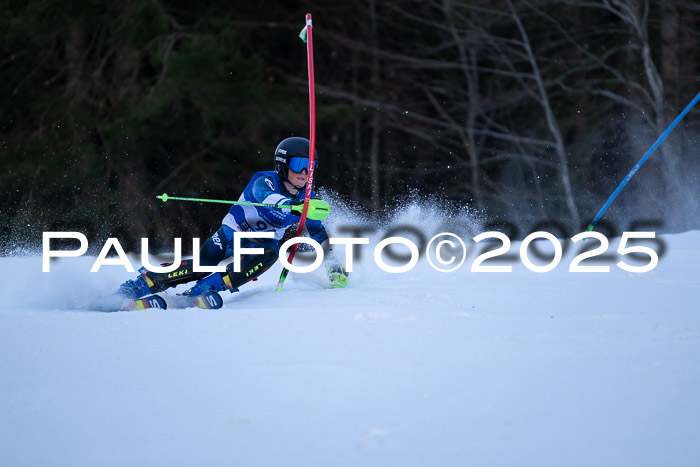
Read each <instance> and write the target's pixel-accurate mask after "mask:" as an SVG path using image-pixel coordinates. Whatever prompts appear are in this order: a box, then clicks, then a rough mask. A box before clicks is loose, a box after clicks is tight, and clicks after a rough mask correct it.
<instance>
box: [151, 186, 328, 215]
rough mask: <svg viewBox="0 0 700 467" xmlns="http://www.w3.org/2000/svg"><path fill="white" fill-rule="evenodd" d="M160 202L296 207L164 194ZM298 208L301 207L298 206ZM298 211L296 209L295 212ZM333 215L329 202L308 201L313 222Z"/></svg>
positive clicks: (273, 207) (279, 207) (275, 207)
mask: <svg viewBox="0 0 700 467" xmlns="http://www.w3.org/2000/svg"><path fill="white" fill-rule="evenodd" d="M156 198H158V199H159V200H161V201H163V202H164V203H165V202H167V201H169V200H173V201H195V202H198V203H220V204H238V205H242V206H259V207H263V208H270V209H291V208H293V207H294V206H292V205H281V206H280V205H277V204H267V203H251V202H248V201H230V200H226V199H206V198H182V197H179V196H168V194H167V193H163V194H162V195H160V196H156ZM296 206H297V207H298V206H299V205H296ZM297 210H298V209H296V208H295V211H297ZM330 213H331V208H330V206H329V205H328V203H327V202H325V201H323V200H322V199H311V200H308V213H307V217H308V218H309V219H312V220H319V221H320V220H323V219H325V218H326V217H328V215H329V214H330Z"/></svg>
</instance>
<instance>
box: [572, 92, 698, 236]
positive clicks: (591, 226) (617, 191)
mask: <svg viewBox="0 0 700 467" xmlns="http://www.w3.org/2000/svg"><path fill="white" fill-rule="evenodd" d="M698 101H700V92H699V93H698V94H697V95H696V96H695V98H694V99H693V100H692V101H690V104H688V106H687V107H686V108H685V109H683V112H681V113H680V114H679V115H678V116H677V117H676V119H675V120H674V121H673V122H671V124H670V125H669V126H668V128H666V131H664V132H663V133H662V134H661V136H659V139H657V140H656V142H655V143H654V144H652V146H651V147H650V148H649V150H648V151H647V152H646V154H644V156H642V158H641V159H640V160H639V162H637V165H635V166H634V167H632V170H630V173H628V174H627V176H626V177H625V178H624V180H622V183H620V185H619V186H618V187H617V188H616V189H615V191H614V192H613V194H612V195H610V198H608V200H607V201H606V202H605V204H604V205H603V207H602V208H600V211H598V214H596V215H595V217H594V218H593V220H592V221H591V223H590V224H588V228H587V229H586V232H590V231H591V230H593V229H594V228H595V225H596V224H597V223H598V221H599V220H600V218H601V217H602V216H603V213H604V212H605V211H607V209H608V208H609V207H610V205H611V204H612V202H613V201H615V198H617V195H619V194H620V192H621V191H622V189H623V188H624V187H625V185H627V182H629V181H630V179H631V178H632V177H633V176H634V174H635V173H637V170H639V168H640V167H641V166H642V164H644V163H645V162H646V160H647V159H648V158H649V156H651V153H653V152H654V151H655V150H656V148H658V147H659V145H660V144H661V142H662V141H663V140H665V139H666V137H667V136H668V135H669V133H671V131H673V129H674V128H675V127H676V125H678V123H679V122H680V121H681V120H683V118H684V117H685V116H686V115H687V114H688V112H690V109H692V108H693V107H694V106H695V104H697V103H698Z"/></svg>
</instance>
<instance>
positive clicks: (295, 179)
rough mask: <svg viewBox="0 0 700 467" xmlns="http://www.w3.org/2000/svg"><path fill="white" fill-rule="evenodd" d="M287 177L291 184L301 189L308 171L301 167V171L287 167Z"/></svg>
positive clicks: (307, 176)
mask: <svg viewBox="0 0 700 467" xmlns="http://www.w3.org/2000/svg"><path fill="white" fill-rule="evenodd" d="M287 178H288V179H289V181H290V182H292V185H294V186H295V187H296V188H299V189H301V188H303V186H304V185H306V180H307V179H308V178H309V173H308V172H307V171H306V169H302V170H301V172H294V171H293V170H292V169H289V172H288V175H287Z"/></svg>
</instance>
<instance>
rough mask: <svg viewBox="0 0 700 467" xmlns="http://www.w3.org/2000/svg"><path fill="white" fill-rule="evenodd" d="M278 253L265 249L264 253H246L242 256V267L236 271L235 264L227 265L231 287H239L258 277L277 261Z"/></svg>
mask: <svg viewBox="0 0 700 467" xmlns="http://www.w3.org/2000/svg"><path fill="white" fill-rule="evenodd" d="M277 255H278V253H277V252H275V251H265V253H264V254H262V255H246V256H243V257H242V258H241V269H240V271H239V272H235V271H234V264H233V263H229V265H228V266H226V273H227V275H228V278H229V279H230V281H231V286H230V288H233V289H237V288H238V287H240V286H241V285H243V284H245V283H246V282H248V281H251V280H253V279H255V278H256V277H258V276H259V275H260V274H262V273H263V272H265V271H267V270H268V269H270V267H271V266H272V265H273V264H275V262H276V261H277Z"/></svg>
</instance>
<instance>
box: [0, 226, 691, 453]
mask: <svg viewBox="0 0 700 467" xmlns="http://www.w3.org/2000/svg"><path fill="white" fill-rule="evenodd" d="M663 242H664V243H665V246H666V251H665V253H664V254H663V255H662V257H661V259H660V261H659V264H658V266H657V267H656V268H655V269H654V270H652V271H651V272H648V273H643V274H633V273H628V272H625V271H622V270H621V269H619V268H618V267H616V266H615V263H616V262H617V261H618V260H619V259H621V258H618V257H616V256H615V255H613V256H612V259H610V260H609V261H607V262H606V263H605V264H608V265H610V266H611V272H609V273H570V272H568V264H569V263H570V261H571V259H572V258H573V255H574V253H575V252H574V251H573V249H570V251H568V252H567V254H566V255H565V256H564V259H563V261H562V263H561V264H560V265H559V266H558V267H557V268H556V269H555V270H554V271H551V272H548V273H543V274H538V273H535V272H532V271H529V270H528V269H527V268H525V267H524V266H523V264H522V262H521V261H520V259H519V258H518V257H517V252H518V248H519V244H518V243H513V245H512V246H511V250H510V251H511V253H514V254H515V255H516V256H514V258H513V259H512V260H509V262H508V263H507V264H511V265H512V266H513V272H512V273H473V272H470V268H469V265H470V264H471V262H473V260H474V258H475V256H476V255H475V254H474V253H473V252H472V253H471V254H470V255H469V256H468V258H467V261H466V262H465V264H464V265H463V266H462V267H461V268H460V269H459V270H457V271H455V272H453V273H439V272H437V271H435V270H433V269H432V268H431V267H430V265H429V264H428V263H427V262H426V261H425V260H424V259H422V260H421V261H420V262H419V263H418V265H417V266H416V267H415V268H414V269H413V270H411V271H410V272H407V273H404V274H390V273H387V272H383V271H381V270H380V269H379V268H378V267H376V266H375V265H374V264H373V262H372V261H371V254H369V253H371V250H370V249H367V250H365V254H364V256H363V261H361V262H360V263H358V264H357V265H356V269H357V270H356V271H355V273H354V274H353V275H352V276H351V278H350V279H351V281H350V286H349V287H348V288H347V289H325V288H322V287H321V286H320V284H321V280H320V277H319V276H318V275H317V274H316V275H315V274H309V275H298V274H297V275H295V274H291V275H290V279H289V280H288V281H287V285H286V287H285V288H286V291H285V292H274V287H275V285H276V282H277V279H278V277H279V272H280V270H281V267H280V266H279V264H277V265H276V266H275V267H274V268H273V269H272V270H271V271H268V272H267V273H266V274H265V275H263V276H262V277H261V279H260V280H259V281H258V282H255V283H252V284H249V285H248V286H246V287H244V288H243V289H242V292H241V293H237V294H234V295H230V294H228V293H226V294H225V295H224V299H225V305H224V308H222V309H221V310H199V309H186V310H145V311H136V312H118V313H106V312H103V311H100V308H101V306H100V302H99V301H98V300H96V299H90V298H89V297H88V295H94V296H100V295H106V294H108V293H110V292H111V291H112V290H114V288H115V287H116V286H117V285H118V284H119V283H120V282H122V281H123V280H125V279H127V278H130V277H131V276H132V274H130V273H127V272H126V271H125V270H124V268H122V267H118V266H105V267H103V268H102V269H101V270H100V272H99V273H90V272H89V270H90V268H91V266H92V263H93V262H94V260H95V258H94V257H93V258H89V257H81V258H61V259H59V260H56V261H54V262H53V263H52V265H51V271H52V272H50V273H42V272H41V267H42V264H41V257H40V256H19V257H4V258H0V267H1V268H2V271H3V273H2V274H3V277H2V279H3V280H2V281H0V282H1V285H0V293H1V294H2V296H3V297H5V303H4V306H3V307H2V310H0V375H2V376H1V377H0V465H3V466H5V465H7V466H44V465H51V466H112V465H114V466H123V465H130V466H155V465H168V466H192V465H198V466H219V465H255V466H277V465H329V466H330V465H332V466H358V465H368V466H375V465H390V466H463V465H475V466H485V465H488V466H512V465H519V466H561V465H567V466H591V465H601V466H626V465H629V466H659V465H673V466H690V465H698V463H700V444H698V439H699V437H700V424H698V420H699V419H700V397H698V395H699V393H698V388H699V387H700V361H699V359H698V356H699V355H700V338H699V337H700V336H699V333H700V310H699V309H698V300H697V298H698V291H699V289H700V288H699V287H698V280H697V272H698V264H699V263H700V232H687V233H683V234H676V235H666V236H664V237H663ZM373 244H376V241H375V239H374V238H373V239H372V244H370V245H369V246H365V247H362V248H372V245H373ZM542 244H544V243H542ZM616 248H617V242H616V241H611V245H610V249H609V251H615V250H616ZM397 251H398V248H397ZM135 262H136V261H135ZM76 284H80V285H81V287H82V288H83V292H82V294H81V292H79V291H76V288H77V287H76Z"/></svg>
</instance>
